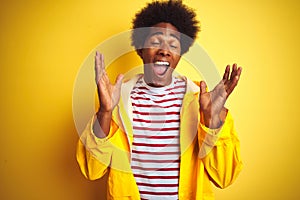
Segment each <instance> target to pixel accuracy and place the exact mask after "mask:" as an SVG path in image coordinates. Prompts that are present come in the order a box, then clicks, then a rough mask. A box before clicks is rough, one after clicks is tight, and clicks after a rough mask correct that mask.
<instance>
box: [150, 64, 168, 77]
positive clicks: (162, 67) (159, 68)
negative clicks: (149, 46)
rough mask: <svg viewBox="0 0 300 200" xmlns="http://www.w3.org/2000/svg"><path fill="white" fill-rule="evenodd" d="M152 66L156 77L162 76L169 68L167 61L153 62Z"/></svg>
mask: <svg viewBox="0 0 300 200" xmlns="http://www.w3.org/2000/svg"><path fill="white" fill-rule="evenodd" d="M153 64H154V71H155V73H156V74H158V75H164V74H165V73H166V72H167V70H168V68H169V66H170V63H169V62H167V61H155V62H154V63H153Z"/></svg>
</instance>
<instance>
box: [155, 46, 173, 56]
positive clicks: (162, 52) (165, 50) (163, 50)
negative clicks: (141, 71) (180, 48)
mask: <svg viewBox="0 0 300 200" xmlns="http://www.w3.org/2000/svg"><path fill="white" fill-rule="evenodd" d="M158 54H159V55H161V56H170V55H171V52H170V49H169V47H168V45H167V44H164V45H162V46H161V47H160V48H159V50H158Z"/></svg>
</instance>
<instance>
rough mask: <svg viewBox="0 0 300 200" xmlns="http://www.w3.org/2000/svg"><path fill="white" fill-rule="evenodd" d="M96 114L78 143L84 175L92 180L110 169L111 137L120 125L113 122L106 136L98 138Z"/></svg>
mask: <svg viewBox="0 0 300 200" xmlns="http://www.w3.org/2000/svg"><path fill="white" fill-rule="evenodd" d="M95 120H97V117H96V116H93V118H92V119H91V120H90V121H89V123H88V124H87V126H86V128H85V130H84V131H83V133H82V135H81V136H80V139H79V141H78V144H77V149H76V158H77V162H78V164H79V167H80V170H81V172H82V173H83V175H84V176H85V177H86V178H87V179H90V180H95V179H99V178H101V177H102V176H103V175H104V174H105V173H106V172H107V170H108V166H109V165H110V162H111V156H112V151H113V148H112V143H111V142H110V139H111V137H112V136H113V135H114V133H115V132H117V131H118V130H119V129H118V126H117V125H116V123H114V121H112V122H111V125H110V132H109V134H108V136H107V137H105V138H98V137H96V136H95V134H94V133H93V124H94V122H95Z"/></svg>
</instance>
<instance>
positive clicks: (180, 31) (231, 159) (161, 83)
mask: <svg viewBox="0 0 300 200" xmlns="http://www.w3.org/2000/svg"><path fill="white" fill-rule="evenodd" d="M133 28H134V30H133V33H132V45H133V46H134V47H135V48H136V51H137V53H138V55H139V56H140V57H141V59H142V60H143V64H144V74H141V75H137V76H136V77H134V78H132V79H130V80H128V81H125V82H123V75H119V76H118V77H117V79H116V82H115V84H111V83H110V82H109V79H108V76H107V74H106V71H105V66H104V56H103V55H102V54H100V53H98V52H96V56H95V73H96V83H97V88H98V97H99V102H100V108H99V110H98V112H97V113H96V115H95V116H94V117H93V119H92V120H91V121H90V122H89V124H88V126H87V128H86V130H85V131H84V132H83V134H82V135H81V138H80V141H79V143H78V147H77V160H78V163H79V166H80V168H81V171H82V173H83V174H84V176H86V177H87V178H88V179H91V180H94V179H98V178H100V177H102V176H103V175H104V174H105V173H106V172H108V173H109V177H108V191H107V199H214V197H213V193H212V189H211V182H212V183H213V184H215V185H216V186H218V187H220V188H224V187H226V186H228V185H230V184H231V183H232V182H233V181H234V180H235V178H236V177H237V175H238V174H239V172H240V170H241V167H242V163H241V160H240V152H239V140H238V138H237V135H236V132H235V130H234V127H233V120H232V118H231V115H230V113H229V112H228V110H227V109H226V108H225V107H224V104H225V102H226V99H227V98H228V96H229V95H230V94H231V92H232V91H233V90H234V88H235V86H236V85H237V83H238V80H239V78H240V75H241V68H240V67H239V68H238V67H237V65H236V64H234V65H233V66H232V70H231V69H230V66H227V67H226V69H225V73H224V76H223V80H221V81H220V83H219V84H218V85H217V86H216V87H215V88H214V89H213V90H212V91H210V92H208V91H207V90H206V83H205V82H204V81H201V82H200V85H197V84H195V83H193V82H191V81H190V80H188V79H187V78H185V77H175V76H173V71H174V69H175V68H176V66H177V64H178V62H179V60H180V58H181V56H182V54H184V53H185V52H187V51H188V49H189V47H190V46H191V45H192V43H193V41H194V39H195V37H196V34H197V32H198V30H199V27H198V22H197V20H196V19H195V13H194V12H193V10H191V9H190V8H188V7H186V6H185V5H183V4H182V2H181V1H162V2H157V1H156V2H152V3H150V4H148V5H147V6H146V7H145V8H144V9H142V10H141V11H140V12H139V13H138V14H137V15H136V17H135V19H134V21H133Z"/></svg>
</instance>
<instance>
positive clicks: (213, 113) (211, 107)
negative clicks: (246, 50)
mask: <svg viewBox="0 0 300 200" xmlns="http://www.w3.org/2000/svg"><path fill="white" fill-rule="evenodd" d="M241 72H242V68H241V67H237V65H236V64H233V66H232V71H231V73H230V65H227V66H226V69H225V73H224V75H223V79H222V80H221V81H220V82H219V83H218V84H217V85H216V86H215V88H214V89H213V90H212V91H210V92H208V91H207V90H206V87H207V86H206V83H205V82H204V81H201V83H200V98H199V104H200V113H201V115H202V116H203V117H204V123H205V125H206V126H208V127H212V128H216V127H218V125H219V124H220V121H221V120H222V119H220V113H221V111H222V109H223V108H224V105H225V102H226V100H227V98H228V97H229V95H230V94H231V93H232V91H233V90H234V88H235V87H236V85H237V83H238V81H239V78H240V75H241Z"/></svg>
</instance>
